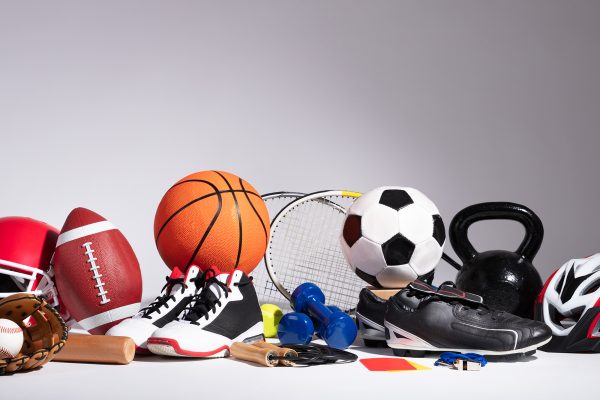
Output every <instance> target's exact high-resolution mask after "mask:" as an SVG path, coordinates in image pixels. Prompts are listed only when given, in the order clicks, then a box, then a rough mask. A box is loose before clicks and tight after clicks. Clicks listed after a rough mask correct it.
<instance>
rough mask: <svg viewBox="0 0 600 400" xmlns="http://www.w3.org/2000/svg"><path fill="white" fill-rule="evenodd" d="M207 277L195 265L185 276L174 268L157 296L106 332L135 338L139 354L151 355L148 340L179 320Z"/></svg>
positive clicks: (110, 334) (111, 334)
mask: <svg viewBox="0 0 600 400" xmlns="http://www.w3.org/2000/svg"><path fill="white" fill-rule="evenodd" d="M204 280H205V274H204V273H201V272H200V269H199V268H198V267H196V266H195V265H191V266H190V267H189V268H188V269H187V271H186V273H185V274H184V273H183V272H181V271H180V270H179V269H178V268H177V267H175V268H174V269H173V271H172V273H171V276H167V283H166V284H165V286H164V287H163V288H162V290H161V293H162V294H161V295H160V296H158V297H157V298H156V299H155V300H154V301H153V302H152V303H150V304H149V305H148V306H147V307H144V308H142V309H141V310H140V311H139V312H138V313H137V314H136V315H134V316H133V317H131V318H129V319H126V320H123V321H121V322H120V323H119V324H117V325H115V326H113V327H112V328H110V329H109V330H108V332H106V334H107V335H109V336H128V337H130V338H132V339H133V341H134V342H135V345H136V352H137V353H141V354H144V353H149V351H148V347H147V343H146V342H147V340H148V338H149V337H150V336H151V335H152V334H153V333H154V331H156V330H157V329H159V328H162V327H163V326H165V325H166V324H168V323H169V322H171V321H173V320H175V319H176V318H177V317H179V316H180V315H181V314H182V312H183V311H184V310H185V308H186V307H187V306H188V305H189V304H190V302H191V301H192V298H193V297H194V295H196V294H197V292H198V291H199V290H202V287H203V286H204Z"/></svg>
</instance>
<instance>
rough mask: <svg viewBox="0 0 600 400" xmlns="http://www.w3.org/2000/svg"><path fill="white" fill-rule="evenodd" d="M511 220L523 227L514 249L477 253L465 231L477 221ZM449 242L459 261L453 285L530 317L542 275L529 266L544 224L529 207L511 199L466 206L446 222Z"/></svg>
mask: <svg viewBox="0 0 600 400" xmlns="http://www.w3.org/2000/svg"><path fill="white" fill-rule="evenodd" d="M498 219H500V220H513V221H517V222H520V223H521V224H522V225H523V226H524V227H525V237H524V238H523V241H522V242H521V244H520V245H519V248H518V249H517V251H516V252H512V251H506V250H491V251H485V252H482V253H479V252H477V251H476V250H475V248H474V247H473V245H472V244H471V242H470V241H469V237H468V235H467V233H468V229H469V227H470V226H471V225H472V224H473V223H475V222H477V221H485V220H498ZM449 232H450V234H449V235H450V242H451V243H452V247H453V248H454V251H455V252H456V254H457V255H458V257H459V258H460V259H461V260H462V262H463V267H462V268H461V269H460V271H459V272H458V274H457V275H456V286H457V287H458V288H459V289H462V290H464V291H467V292H471V293H475V294H478V295H480V296H482V297H483V299H484V301H485V303H486V304H487V305H488V306H489V307H491V308H493V309H496V310H501V311H508V312H510V313H512V314H515V315H519V316H521V317H524V318H532V316H533V303H534V301H535V298H536V296H537V295H538V294H539V293H540V290H541V289H542V279H541V278H540V275H539V274H538V272H537V271H536V269H535V267H534V266H533V264H532V262H533V258H534V257H535V255H536V254H537V252H538V250H539V249H540V246H541V245H542V240H543V238H544V226H543V225H542V221H541V220H540V219H539V218H538V216H537V215H535V213H534V212H533V211H531V210H530V209H529V208H527V207H525V206H523V205H520V204H515V203H507V202H492V203H480V204H474V205H472V206H469V207H467V208H465V209H463V210H462V211H460V212H459V213H458V214H456V216H455V217H454V218H453V219H452V222H451V223H450V228H449Z"/></svg>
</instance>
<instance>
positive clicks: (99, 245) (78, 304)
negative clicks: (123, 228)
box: [54, 208, 142, 334]
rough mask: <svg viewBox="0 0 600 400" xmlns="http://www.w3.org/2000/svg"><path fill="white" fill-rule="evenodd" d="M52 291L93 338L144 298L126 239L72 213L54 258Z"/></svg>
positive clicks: (96, 219) (81, 211) (88, 216)
mask: <svg viewBox="0 0 600 400" xmlns="http://www.w3.org/2000/svg"><path fill="white" fill-rule="evenodd" d="M54 273H55V280H56V286H57V289H58V292H59V296H60V299H61V302H62V304H63V305H64V306H65V308H66V309H67V311H68V312H69V313H70V315H71V316H72V317H73V318H74V319H75V320H76V321H77V322H78V323H79V325H81V327H82V328H84V329H86V330H87V331H89V332H90V333H93V334H104V333H105V332H106V331H107V330H108V329H109V328H110V327H111V326H113V325H115V324H116V323H118V322H119V321H121V320H123V319H124V318H128V317H130V316H132V315H133V314H135V313H136V312H137V311H138V310H139V307H140V300H141V297H142V276H141V273H140V266H139V263H138V260H137V258H136V256H135V253H134V252H133V249H132V248H131V245H130V244H129V242H128V241H127V239H125V236H123V234H122V233H121V232H120V231H119V230H118V229H117V228H116V227H115V226H114V225H113V224H112V223H110V222H109V221H107V220H106V219H104V218H103V217H102V216H100V215H98V214H96V213H95V212H93V211H90V210H88V209H85V208H76V209H74V210H73V211H71V213H70V214H69V216H68V217H67V220H66V221H65V224H64V226H63V228H62V230H61V233H60V236H59V237H58V242H57V244H56V252H55V254H54Z"/></svg>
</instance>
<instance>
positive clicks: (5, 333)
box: [0, 319, 23, 358]
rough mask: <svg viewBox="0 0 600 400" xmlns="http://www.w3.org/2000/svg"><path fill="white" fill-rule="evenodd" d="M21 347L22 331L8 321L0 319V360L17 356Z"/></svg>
mask: <svg viewBox="0 0 600 400" xmlns="http://www.w3.org/2000/svg"><path fill="white" fill-rule="evenodd" d="M22 346H23V330H22V329H21V328H20V327H19V325H17V324H16V323H15V322H13V321H11V320H10V319H0V358H10V357H14V356H16V355H17V354H19V351H21V347H22Z"/></svg>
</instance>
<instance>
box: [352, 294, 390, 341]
mask: <svg viewBox="0 0 600 400" xmlns="http://www.w3.org/2000/svg"><path fill="white" fill-rule="evenodd" d="M386 307H387V303H386V300H384V299H382V298H380V297H378V296H377V295H376V294H375V293H373V292H372V291H371V290H369V289H367V288H365V289H363V290H361V291H360V295H359V296H358V305H357V306H356V323H357V325H358V335H359V336H360V337H361V339H362V340H363V342H364V343H365V346H367V347H386V346H387V344H386V342H385V327H384V326H383V320H384V317H385V309H386Z"/></svg>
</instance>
